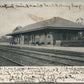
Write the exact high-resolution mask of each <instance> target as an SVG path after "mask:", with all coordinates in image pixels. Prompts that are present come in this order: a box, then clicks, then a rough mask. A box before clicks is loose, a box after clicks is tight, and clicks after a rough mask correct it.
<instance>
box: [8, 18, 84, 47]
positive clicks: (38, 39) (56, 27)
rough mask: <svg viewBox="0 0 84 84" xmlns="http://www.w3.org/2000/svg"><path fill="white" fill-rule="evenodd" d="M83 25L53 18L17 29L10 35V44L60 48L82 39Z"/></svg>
mask: <svg viewBox="0 0 84 84" xmlns="http://www.w3.org/2000/svg"><path fill="white" fill-rule="evenodd" d="M83 34H84V25H82V24H80V23H75V22H72V21H70V20H66V19H64V18H60V17H53V18H51V19H48V20H44V21H41V22H37V23H34V24H30V25H27V26H25V27H17V28H16V29H15V30H14V31H13V32H12V33H11V34H8V35H10V36H12V42H13V43H14V44H21V45H24V44H26V45H39V46H62V45H64V44H63V43H64V42H65V44H68V43H69V42H77V41H79V40H81V38H83V37H84V35H83Z"/></svg>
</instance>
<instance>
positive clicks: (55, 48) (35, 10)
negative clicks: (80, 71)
mask: <svg viewBox="0 0 84 84" xmlns="http://www.w3.org/2000/svg"><path fill="white" fill-rule="evenodd" d="M83 65H84V3H82V2H80V1H79V2H61V1H58V2H45V1H44V2H23V3H22V2H0V66H83Z"/></svg>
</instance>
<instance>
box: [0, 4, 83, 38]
mask: <svg viewBox="0 0 84 84" xmlns="http://www.w3.org/2000/svg"><path fill="white" fill-rule="evenodd" d="M4 3H5V2H1V3H0V4H4ZM6 3H7V4H11V3H12V4H20V3H21V2H6ZM26 3H27V2H24V3H23V5H24V4H26ZM30 3H32V4H37V3H41V4H43V3H44V2H28V4H30ZM45 3H46V4H50V5H51V4H52V3H53V4H57V5H60V4H62V5H63V6H71V5H72V4H73V6H76V5H78V6H80V5H81V8H75V7H71V8H70V9H69V7H43V8H41V7H36V8H31V7H30V8H16V7H15V8H7V9H6V8H4V7H3V8H0V36H2V35H5V34H8V33H12V31H13V30H14V29H15V28H16V27H17V26H22V27H24V26H26V25H29V24H33V23H36V22H39V21H43V20H46V19H50V18H53V17H61V18H64V19H67V20H71V21H73V22H75V21H76V19H77V18H80V17H81V18H84V3H83V2H45Z"/></svg>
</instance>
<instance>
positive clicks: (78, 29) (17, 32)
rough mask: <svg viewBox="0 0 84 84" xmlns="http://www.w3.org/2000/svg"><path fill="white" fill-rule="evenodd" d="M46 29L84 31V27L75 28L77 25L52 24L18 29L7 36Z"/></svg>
mask: <svg viewBox="0 0 84 84" xmlns="http://www.w3.org/2000/svg"><path fill="white" fill-rule="evenodd" d="M45 29H50V30H51V29H54V30H73V31H84V28H75V27H52V26H47V27H41V28H36V29H30V30H26V31H25V30H24V28H23V30H22V31H16V32H13V33H9V34H7V36H13V35H17V34H23V33H29V32H36V31H39V30H45Z"/></svg>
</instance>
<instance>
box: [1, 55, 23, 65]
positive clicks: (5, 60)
mask: <svg viewBox="0 0 84 84" xmlns="http://www.w3.org/2000/svg"><path fill="white" fill-rule="evenodd" d="M7 65H10V66H22V65H21V64H19V63H17V62H14V61H13V60H12V59H9V58H7V57H3V56H0V66H7Z"/></svg>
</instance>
